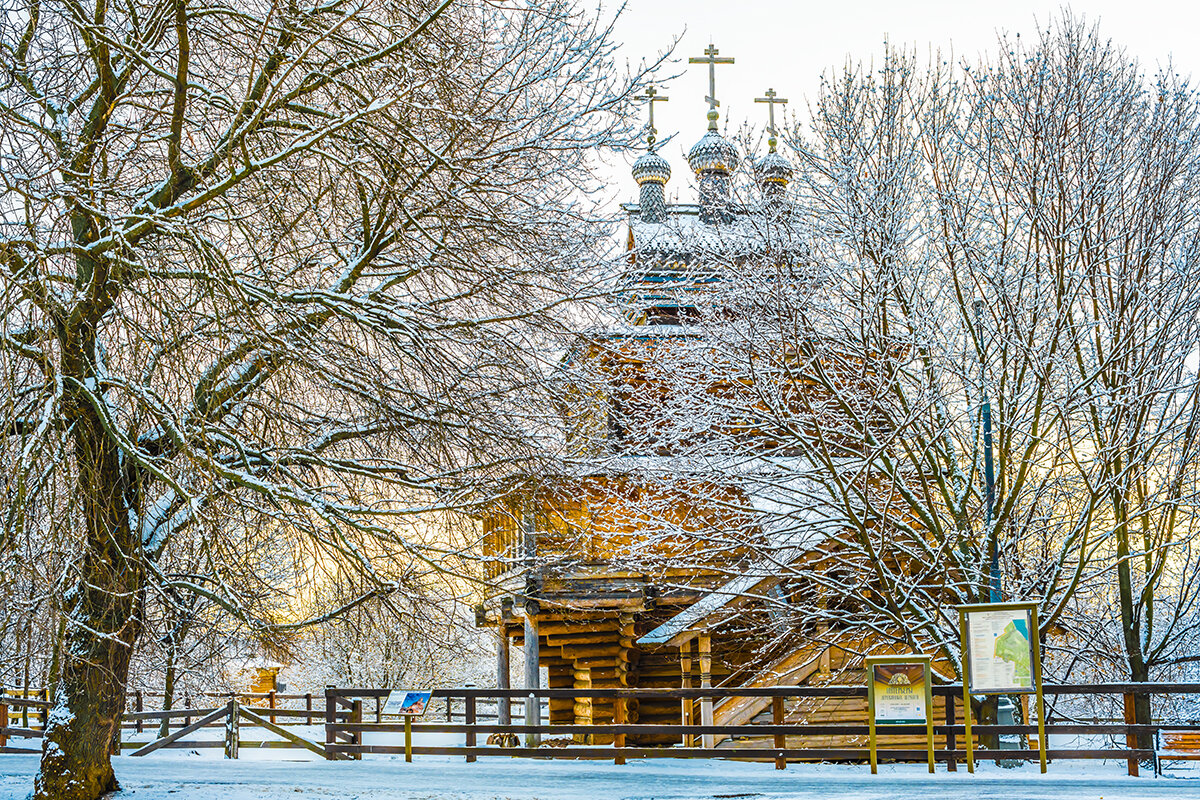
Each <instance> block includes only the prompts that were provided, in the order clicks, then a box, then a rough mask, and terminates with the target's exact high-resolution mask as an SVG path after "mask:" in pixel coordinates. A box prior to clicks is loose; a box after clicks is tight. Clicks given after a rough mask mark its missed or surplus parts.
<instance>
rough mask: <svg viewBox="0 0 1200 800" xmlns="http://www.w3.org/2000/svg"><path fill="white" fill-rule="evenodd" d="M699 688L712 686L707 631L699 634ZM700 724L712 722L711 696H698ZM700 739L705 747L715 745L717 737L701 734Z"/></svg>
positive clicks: (709, 642) (709, 638)
mask: <svg viewBox="0 0 1200 800" xmlns="http://www.w3.org/2000/svg"><path fill="white" fill-rule="evenodd" d="M698 646H699V652H700V688H701V689H711V688H712V638H711V637H710V636H709V633H708V631H704V632H703V633H701V634H700V641H699V645H698ZM700 724H701V725H712V724H713V701H712V698H711V697H701V698H700ZM702 741H703V743H704V747H705V748H706V749H708V748H712V747H715V746H716V743H717V738H716V736H714V735H713V734H711V733H706V734H703V736H702Z"/></svg>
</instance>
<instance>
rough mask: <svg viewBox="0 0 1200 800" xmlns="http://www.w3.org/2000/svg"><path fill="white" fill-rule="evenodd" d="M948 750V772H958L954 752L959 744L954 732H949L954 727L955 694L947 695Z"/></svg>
mask: <svg viewBox="0 0 1200 800" xmlns="http://www.w3.org/2000/svg"><path fill="white" fill-rule="evenodd" d="M945 709H946V728H947V730H946V750H947V751H949V757H948V758H947V759H946V770H947V771H949V772H958V759H957V758H955V757H954V750H955V748H956V744H957V742H956V741H955V740H956V738H957V737H955V735H954V731H952V730H949V729H950V728H952V727H954V694H953V693H947V694H946V705H945Z"/></svg>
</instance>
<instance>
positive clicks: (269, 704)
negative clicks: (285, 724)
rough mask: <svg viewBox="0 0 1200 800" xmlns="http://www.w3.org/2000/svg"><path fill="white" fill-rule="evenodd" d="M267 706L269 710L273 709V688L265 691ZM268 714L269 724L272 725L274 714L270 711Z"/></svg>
mask: <svg viewBox="0 0 1200 800" xmlns="http://www.w3.org/2000/svg"><path fill="white" fill-rule="evenodd" d="M267 708H269V709H270V710H271V711H274V710H275V690H274V689H272V690H271V691H269V692H267ZM269 716H270V718H271V724H272V725H274V724H275V715H274V714H273V713H272V714H269Z"/></svg>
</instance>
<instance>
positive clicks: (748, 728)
mask: <svg viewBox="0 0 1200 800" xmlns="http://www.w3.org/2000/svg"><path fill="white" fill-rule="evenodd" d="M866 691H867V690H866V687H863V686H776V687H762V688H751V687H740V688H739V687H733V688H710V689H538V690H535V691H529V690H525V689H504V690H501V689H440V690H436V691H435V692H434V693H433V696H434V698H442V699H444V700H447V701H449V700H452V699H455V698H461V699H462V700H463V704H464V706H465V715H464V716H465V719H464V721H463V723H462V724H458V723H455V722H443V723H435V722H416V723H413V724H412V731H413V732H414V733H462V734H465V745H463V746H457V747H440V746H414V747H413V748H412V754H414V755H459V756H463V757H464V758H466V760H467V761H475V760H477V759H478V757H480V756H508V757H512V756H531V757H532V756H535V757H537V758H567V759H611V760H613V761H614V762H616V763H617V764H623V763H625V761H626V759H629V758H734V759H754V760H768V761H774V762H775V766H776V767H777V768H778V769H783V768H785V766H786V764H787V762H788V761H866V760H867V758H868V751H867V748H866V747H865V746H864V747H855V748H828V747H826V748H816V747H794V748H789V747H788V746H787V737H789V736H791V737H811V736H859V737H863V738H864V739H865V737H866V736H867V733H868V727H867V725H866V720H864V721H863V724H845V723H839V724H820V725H810V724H805V723H788V722H786V721H785V713H784V708H785V706H784V702H782V701H786V700H788V699H798V698H848V697H866ZM1043 691H1044V694H1045V695H1046V696H1047V697H1048V698H1049V697H1056V696H1067V695H1091V696H1116V697H1120V698H1121V699H1122V701H1123V707H1124V709H1125V718H1124V719H1123V720H1122V721H1120V722H1103V723H1073V722H1055V721H1052V720H1048V722H1047V725H1046V733H1047V735H1048V736H1104V737H1109V738H1111V739H1113V740H1115V741H1116V742H1118V743H1119V744H1117V745H1114V746H1103V747H1079V748H1074V749H1063V748H1057V749H1056V748H1053V747H1052V748H1050V749H1049V750H1047V752H1046V755H1047V758H1049V759H1050V760H1066V759H1114V760H1120V761H1125V762H1126V764H1127V770H1128V772H1129V774H1130V775H1137V774H1138V765H1139V762H1141V761H1146V762H1153V763H1154V764H1155V766H1156V768H1157V764H1158V759H1157V750H1156V749H1155V748H1153V747H1139V746H1138V737H1139V736H1141V737H1142V738H1143V741H1147V740H1148V741H1156V740H1157V738H1158V735H1159V733H1160V732H1161V731H1162V730H1164V729H1166V730H1171V731H1200V724H1198V723H1196V722H1195V721H1179V722H1174V721H1165V720H1159V721H1156V722H1154V723H1153V724H1145V725H1137V724H1135V723H1134V720H1133V716H1132V713H1133V699H1134V698H1135V697H1136V696H1138V695H1151V696H1152V697H1153V696H1160V697H1161V696H1167V695H1180V694H1200V683H1187V684H1185V683H1175V684H1167V683H1144V684H1123V683H1122V684H1116V683H1112V684H1094V685H1066V684H1046V685H1045V686H1044V687H1043ZM933 692H934V694H935V695H941V696H942V697H944V698H945V716H944V718H943V719H942V720H941V721H940V722H938V724H935V725H934V735H935V736H944V737H945V743H946V746H945V748H943V749H941V750H935V752H934V757H935V759H936V760H938V761H942V762H944V763H946V764H947V766H948V768H949V769H951V770H955V769H957V766H958V764H959V763H962V762H965V761H966V749H965V747H964V746H960V744H962V745H965V741H964V740H963V737H964V736H965V730H966V729H965V726H964V725H962V724H960V722H959V720H960V719H961V708H960V706H961V697H962V686H961V684H959V685H946V686H937V687H934V690H933ZM325 694H326V702H325V706H326V708H327V709H342V708H344V709H347V710H348V711H350V712H351V717H353V718H355V719H361V709H362V707H363V703H364V701H367V702H375V701H376V700H377V698H383V697H386V695H387V694H388V690H387V689H336V688H333V689H327V690H326V692H325ZM526 697H529V698H532V697H537V698H540V699H550V698H575V699H587V698H591V699H597V698H604V699H611V700H612V701H613V704H614V705H613V707H614V713H613V717H614V721H613V722H612V723H611V724H591V725H575V724H568V725H564V724H555V725H551V724H537V725H527V724H524V722H522V723H520V724H517V723H515V722H512V723H508V724H501V723H499V722H497V723H486V722H481V721H480V720H479V719H478V717H477V714H476V710H477V707H478V704H479V701H480V700H483V699H499V698H510V699H511V700H520V699H524V698H526ZM726 697H736V698H744V697H769V698H771V699H772V703H771V709H772V711H771V717H772V719H771V721H770V723H767V724H743V725H697V724H682V714H681V724H678V725H675V724H671V725H644V724H637V723H633V724H630V723H627V722H625V719H626V717H627V714H626V708H627V704H628V702H629V701H630V700H645V699H678V700H680V701H685V700H693V701H695V700H701V699H712V700H714V701H715V700H719V699H722V698H726ZM956 699H957V700H958V701H959V702H957V703H956ZM327 713H328V714H329V716H328V717H327V719H326V724H325V751H326V753H327V758H331V759H332V758H342V757H349V758H361V757H362V756H363V754H365V753H380V754H384V753H386V754H400V753H404V752H405V748H404V747H403V746H400V745H381V744H366V743H364V740H363V737H364V735H366V734H370V733H401V732H403V731H404V725H403V723H401V722H369V721H357V722H356V721H350V719H349V718H347V717H344V716H341V715H338V714H335V713H334V712H332V711H330V712H327ZM694 718H695V716H693V719H694ZM1037 730H1038V729H1037V725H1036V724H1021V725H981V724H976V725H972V732H973V733H974V734H975V735H976V736H977V737H988V736H992V735H997V736H1001V735H1006V734H1008V735H1013V734H1015V735H1018V736H1020V737H1021V739H1022V740H1023V741H1024V742H1026V743H1029V742H1030V737H1036V735H1037ZM494 733H498V734H515V735H525V736H526V737H527V741H526V743H525V744H526V746H518V747H500V746H490V745H485V746H480V743H479V737H480V736H483V737H485V738H486V737H487V736H489V735H491V734H494ZM887 733H888V734H895V735H909V736H911V735H920V736H923V735H924V733H925V727H924V726H923V725H896V726H888V730H887ZM589 734H590V735H593V736H595V735H605V736H612V737H613V739H614V742H613V744H612V745H611V746H587V745H583V746H572V747H563V748H543V747H537V746H536V739H537V737H541V736H544V735H552V736H575V735H583V736H587V735H589ZM639 734H641V735H671V736H680V737H687V738H686V739H685V742H686V741H689V740H690V741H695V740H697V739H699V740H700V741H703V734H714V735H719V736H728V737H744V738H752V739H764V740H769V741H770V742H771V746H770V747H767V746H763V747H755V748H746V747H738V748H737V749H723V748H720V747H714V748H705V747H695V746H684V747H678V746H675V747H627V746H626V740H627V737H629V736H636V735H639ZM1035 741H1036V739H1035ZM531 744H533V745H535V746H529V745H531ZM1121 745H1123V746H1121ZM878 756H879V759H880V760H881V761H887V760H890V761H924V760H925V759H926V756H927V754H926V751H925V749H924V748H923V747H922V748H919V749H918V748H912V749H895V748H890V749H889V748H886V747H881V748H880V749H879V751H878ZM975 758H976V760H1000V759H1004V760H1035V759H1039V758H1040V754H1039V752H1038V751H1037V750H1036V749H1031V748H1030V747H1029V746H1028V744H1027V746H1026V747H1023V748H1018V749H1012V750H1009V749H998V750H981V749H976V750H975Z"/></svg>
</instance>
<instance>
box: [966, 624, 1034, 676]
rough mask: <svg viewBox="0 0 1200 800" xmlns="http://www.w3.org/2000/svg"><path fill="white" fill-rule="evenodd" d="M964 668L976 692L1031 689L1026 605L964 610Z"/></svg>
mask: <svg viewBox="0 0 1200 800" xmlns="http://www.w3.org/2000/svg"><path fill="white" fill-rule="evenodd" d="M965 621H966V641H965V642H964V644H965V645H966V650H967V670H968V675H969V677H970V681H971V691H972V692H974V693H976V694H1000V693H1004V694H1007V693H1027V692H1028V693H1032V692H1034V691H1035V690H1036V689H1035V686H1034V674H1033V673H1034V666H1035V664H1034V648H1033V637H1032V635H1031V631H1032V630H1033V619H1032V613H1031V611H1030V609H1028V608H996V609H989V608H978V607H976V608H973V609H971V610H969V611H966V612H965Z"/></svg>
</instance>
